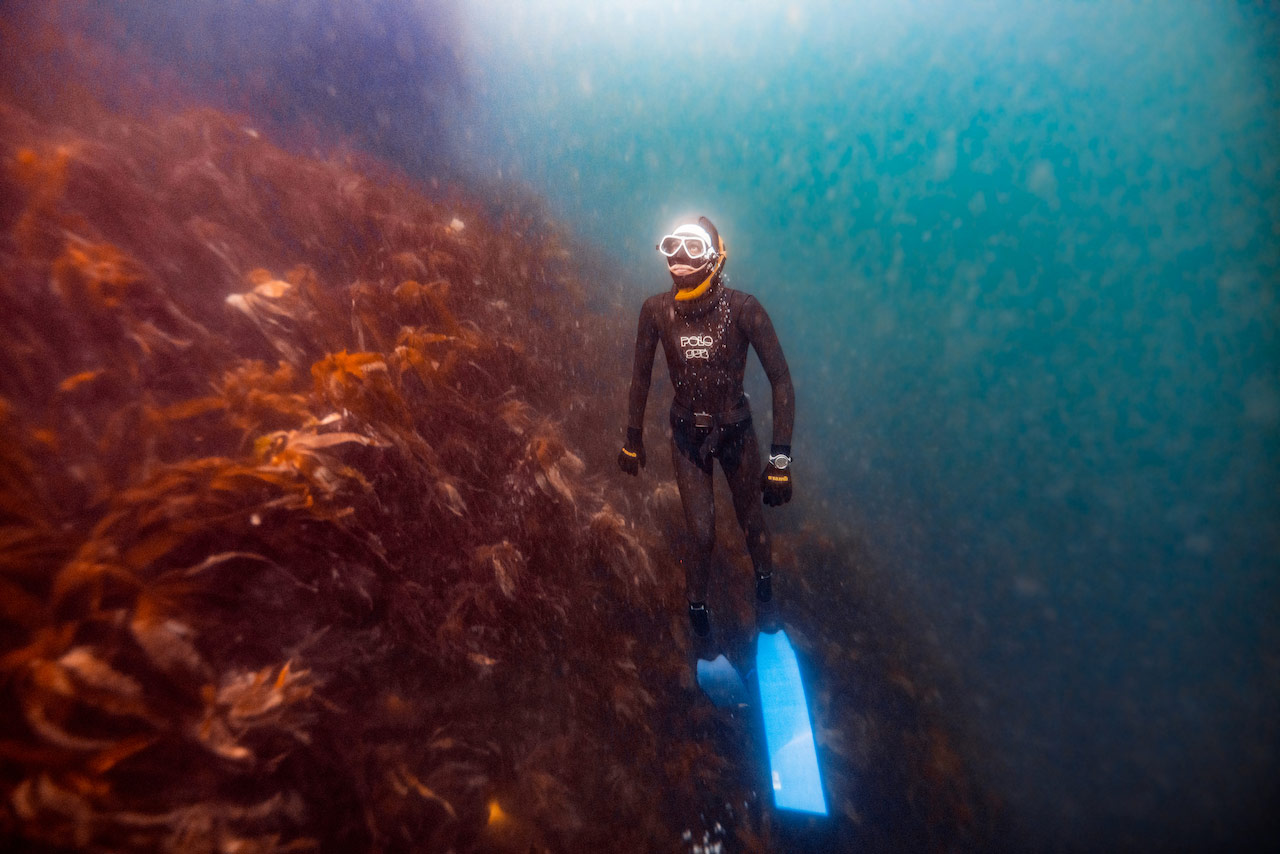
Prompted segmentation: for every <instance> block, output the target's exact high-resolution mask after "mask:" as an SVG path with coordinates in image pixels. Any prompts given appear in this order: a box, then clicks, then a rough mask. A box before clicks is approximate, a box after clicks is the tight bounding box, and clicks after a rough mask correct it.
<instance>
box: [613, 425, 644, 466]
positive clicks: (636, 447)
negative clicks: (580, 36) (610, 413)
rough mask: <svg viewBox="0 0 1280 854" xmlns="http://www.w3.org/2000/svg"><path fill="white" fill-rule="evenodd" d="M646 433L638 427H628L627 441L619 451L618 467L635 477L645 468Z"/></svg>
mask: <svg viewBox="0 0 1280 854" xmlns="http://www.w3.org/2000/svg"><path fill="white" fill-rule="evenodd" d="M644 462H645V460H644V434H643V432H642V431H641V430H639V429H638V428H636V427H628V428H627V443H626V444H625V445H623V446H622V450H621V451H619V452H618V468H620V469H622V470H623V471H624V472H626V473H627V474H629V475H632V476H633V477H634V476H635V475H637V474H639V473H640V469H642V468H644Z"/></svg>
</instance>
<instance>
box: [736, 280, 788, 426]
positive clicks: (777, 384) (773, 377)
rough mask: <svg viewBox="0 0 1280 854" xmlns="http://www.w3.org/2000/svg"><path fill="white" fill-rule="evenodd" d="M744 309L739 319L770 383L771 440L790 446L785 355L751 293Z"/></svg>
mask: <svg viewBox="0 0 1280 854" xmlns="http://www.w3.org/2000/svg"><path fill="white" fill-rule="evenodd" d="M744 309H745V311H744V312H743V318H742V322H743V327H744V329H745V331H746V333H747V340H748V341H750V342H751V346H752V347H755V349H756V355H757V356H759V357H760V364H761V365H762V366H763V367H764V373H765V376H767V377H768V378H769V384H770V385H771V386H772V387H773V444H774V445H782V446H786V447H787V448H788V450H790V445H791V428H792V427H793V426H794V424H795V417H796V392H795V388H794V387H792V385H791V370H790V369H789V368H788V367H787V357H786V356H784V355H783V354H782V345H781V344H780V343H779V342H778V334H777V333H776V332H774V331H773V323H772V322H771V321H770V320H769V315H768V313H767V312H765V310H764V306H762V305H760V303H759V302H757V301H756V298H755V297H747V301H746V305H745V306H744Z"/></svg>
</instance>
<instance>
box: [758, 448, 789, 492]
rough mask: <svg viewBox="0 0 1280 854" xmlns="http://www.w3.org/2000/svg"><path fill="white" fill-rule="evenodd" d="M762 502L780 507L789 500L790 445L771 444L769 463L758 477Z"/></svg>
mask: <svg viewBox="0 0 1280 854" xmlns="http://www.w3.org/2000/svg"><path fill="white" fill-rule="evenodd" d="M760 489H761V491H762V492H764V503H765V504H768V505H769V506H770V507H781V506H782V505H783V504H786V503H787V502H788V501H790V500H791V446H790V445H773V446H772V447H771V449H770V451H769V465H767V466H765V469H764V474H763V475H762V476H761V478H760Z"/></svg>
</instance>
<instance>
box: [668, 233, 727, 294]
mask: <svg viewBox="0 0 1280 854" xmlns="http://www.w3.org/2000/svg"><path fill="white" fill-rule="evenodd" d="M718 248H719V250H720V257H719V258H717V259H716V263H714V264H712V265H711V272H710V273H708V274H707V277H706V278H705V279H703V280H702V281H701V282H700V283H699V284H697V285H695V286H694V287H692V288H681V289H679V290H677V291H676V299H678V300H690V299H697V298H698V297H700V296H702V295H703V294H705V293H706V292H707V291H709V290H711V283H712V282H714V281H715V280H716V276H718V275H720V271H721V270H722V269H724V262H725V259H727V258H728V257H729V253H728V251H727V250H726V249H725V248H724V241H723V240H721V241H720V245H719V247H718Z"/></svg>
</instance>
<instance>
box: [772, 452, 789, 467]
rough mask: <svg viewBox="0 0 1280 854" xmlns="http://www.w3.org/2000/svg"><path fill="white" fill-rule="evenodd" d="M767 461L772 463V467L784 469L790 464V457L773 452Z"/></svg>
mask: <svg viewBox="0 0 1280 854" xmlns="http://www.w3.org/2000/svg"><path fill="white" fill-rule="evenodd" d="M769 462H771V463H773V466H774V468H780V469H784V468H786V467H787V466H789V465H791V457H788V456H786V455H784V454H775V455H771V456H770V457H769Z"/></svg>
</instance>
